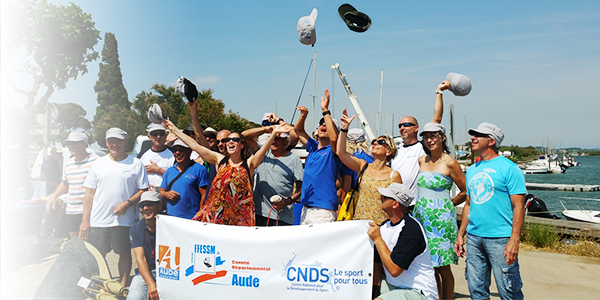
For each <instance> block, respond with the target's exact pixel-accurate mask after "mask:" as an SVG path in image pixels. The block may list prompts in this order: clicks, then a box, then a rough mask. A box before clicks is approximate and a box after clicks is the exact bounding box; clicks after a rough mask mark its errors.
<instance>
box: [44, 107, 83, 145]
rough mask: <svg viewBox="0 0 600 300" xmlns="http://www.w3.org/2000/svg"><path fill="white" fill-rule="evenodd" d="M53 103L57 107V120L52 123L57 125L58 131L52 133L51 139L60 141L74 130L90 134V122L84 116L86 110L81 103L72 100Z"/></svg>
mask: <svg viewBox="0 0 600 300" xmlns="http://www.w3.org/2000/svg"><path fill="white" fill-rule="evenodd" d="M54 105H56V108H58V120H57V121H56V122H55V123H54V124H55V125H56V126H58V129H59V133H58V134H54V135H52V137H51V140H52V141H57V142H62V141H64V140H66V139H67V138H68V136H69V132H71V131H76V130H82V131H83V132H84V133H86V134H87V135H88V136H90V135H91V129H92V124H91V123H90V121H88V119H86V118H85V115H86V114H87V112H86V111H85V109H83V107H81V105H79V104H77V103H72V102H68V103H63V104H60V103H54ZM90 141H91V139H90Z"/></svg>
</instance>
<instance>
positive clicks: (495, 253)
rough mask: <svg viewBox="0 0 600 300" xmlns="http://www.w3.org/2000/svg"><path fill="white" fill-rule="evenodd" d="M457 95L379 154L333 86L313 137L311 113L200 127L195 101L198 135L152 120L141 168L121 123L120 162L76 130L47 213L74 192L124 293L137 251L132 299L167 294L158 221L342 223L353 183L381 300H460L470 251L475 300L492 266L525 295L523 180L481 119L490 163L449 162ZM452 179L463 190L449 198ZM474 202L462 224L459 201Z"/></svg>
mask: <svg viewBox="0 0 600 300" xmlns="http://www.w3.org/2000/svg"><path fill="white" fill-rule="evenodd" d="M449 88H451V86H450V82H448V81H444V82H442V83H441V84H439V85H438V87H437V90H436V94H435V102H434V112H433V118H432V122H429V123H427V124H425V125H424V126H423V128H422V130H421V132H420V134H419V124H418V122H417V120H416V119H415V118H414V117H411V116H405V117H403V118H402V119H401V120H400V123H399V125H398V127H399V131H400V135H401V137H402V139H403V143H404V144H403V146H401V147H396V144H395V143H394V140H393V139H392V138H391V137H389V136H386V135H382V136H379V137H377V138H375V139H374V140H372V141H371V142H370V146H369V144H368V141H366V138H365V134H364V132H363V131H362V130H360V129H356V128H354V129H350V126H351V123H352V121H353V119H354V117H355V116H352V117H350V116H348V114H347V112H346V110H344V112H343V114H342V116H341V119H340V120H339V121H338V120H335V119H334V118H332V116H331V112H330V111H329V101H330V100H329V92H328V91H327V90H325V95H324V97H321V110H322V115H323V118H322V119H321V120H320V122H319V126H318V127H317V128H316V129H315V130H316V131H315V132H314V134H312V135H309V134H308V133H307V132H306V129H305V125H304V124H305V121H306V118H307V115H308V113H309V112H308V109H307V108H306V107H303V106H298V108H297V109H298V111H299V112H300V117H299V119H298V120H297V121H296V123H295V124H294V125H293V126H292V125H290V124H287V123H286V122H285V121H284V120H283V119H281V118H278V117H277V116H276V115H275V114H273V113H265V115H264V116H263V119H262V124H261V127H258V128H253V129H249V130H246V131H244V132H230V131H229V130H221V131H220V132H217V131H216V130H214V129H212V128H210V127H208V128H206V127H204V126H203V125H202V124H200V120H199V119H198V115H197V101H195V99H193V100H194V101H191V103H189V110H190V115H191V123H192V124H191V125H190V127H188V128H187V129H185V130H181V129H179V128H178V127H177V126H176V125H175V124H173V123H172V122H171V121H169V120H164V121H163V122H162V123H161V124H155V123H151V124H150V125H148V127H147V131H148V138H149V139H150V140H151V142H152V146H151V148H150V149H149V150H148V151H146V152H145V153H144V154H143V155H142V156H141V157H140V159H138V158H135V157H132V156H131V155H128V154H127V153H126V152H125V148H124V147H125V144H126V139H127V133H126V132H125V131H123V130H121V129H119V128H111V129H109V130H108V131H107V132H106V144H107V147H108V150H109V154H108V155H107V156H104V157H100V158H99V157H97V156H96V155H94V154H87V152H85V145H87V137H86V136H85V135H84V134H81V133H71V134H70V135H69V139H67V140H66V141H65V143H66V145H67V146H68V147H69V150H70V151H71V155H72V157H71V158H70V160H69V161H68V162H67V167H66V168H65V171H64V176H63V181H62V183H61V184H60V185H59V186H58V188H57V189H56V191H55V193H54V194H53V196H52V197H51V198H50V200H49V203H50V204H49V205H54V203H55V201H56V199H57V196H59V195H61V194H64V193H67V197H66V199H67V201H66V202H67V213H68V214H70V215H72V216H70V217H69V218H68V220H69V223H72V224H71V225H70V226H69V228H70V229H69V231H70V232H71V235H72V236H74V235H79V236H80V237H81V238H83V239H86V240H88V241H89V242H90V243H92V244H93V245H94V246H96V248H98V250H99V251H100V252H101V253H103V254H106V253H108V252H109V251H110V250H111V249H112V250H114V252H115V253H116V254H118V255H119V262H118V266H119V275H120V276H121V282H122V283H123V284H127V283H128V280H129V278H128V277H129V273H130V272H131V265H132V257H131V249H132V248H133V253H134V254H135V258H136V261H137V265H138V268H137V269H136V276H135V277H134V278H133V279H132V281H131V285H130V293H129V296H128V299H144V298H148V299H158V292H157V289H156V282H155V278H156V277H155V272H156V271H155V268H156V265H155V260H156V257H155V256H154V255H155V253H154V249H155V242H154V241H155V235H156V216H157V215H158V214H161V213H162V214H168V215H172V216H176V217H180V218H185V219H191V220H197V221H202V222H209V223H215V224H224V225H236V226H285V225H293V224H301V225H309V224H316V223H324V222H333V221H335V220H336V219H337V213H338V209H339V206H340V204H341V201H343V200H342V199H344V196H345V193H347V192H349V190H350V188H352V189H354V190H356V191H357V192H356V197H357V198H356V199H357V203H356V210H355V214H354V219H358V220H370V221H372V222H371V228H370V229H369V231H368V234H369V237H370V238H371V239H372V240H373V243H374V245H375V247H376V257H375V258H374V259H375V260H374V262H375V263H374V266H375V269H374V273H373V274H374V277H373V279H374V280H373V283H374V287H373V298H377V299H452V297H453V294H454V277H453V275H452V272H451V268H450V265H452V264H457V263H458V258H459V257H463V256H464V255H465V253H466V255H467V272H466V273H467V279H468V282H469V289H470V292H471V296H472V297H473V298H474V299H485V298H489V284H490V270H493V272H494V277H495V278H496V285H497V286H498V289H499V294H500V296H501V298H503V299H515V298H522V297H523V295H522V293H521V291H520V289H521V286H522V283H521V280H520V276H519V270H518V268H519V267H518V259H517V256H518V243H519V236H520V231H521V227H522V224H523V218H524V195H525V183H524V177H523V174H522V173H521V172H520V171H519V169H518V167H516V165H514V163H512V162H510V160H508V159H505V158H504V157H501V156H499V155H498V150H499V147H500V144H501V142H502V140H503V138H504V135H503V133H502V131H501V130H500V129H499V128H498V127H497V126H495V125H493V124H490V123H482V124H480V125H479V126H478V127H477V128H476V129H472V130H470V131H469V134H471V143H472V148H473V152H475V153H477V154H479V156H480V157H481V158H482V159H481V161H479V162H477V163H476V164H475V165H473V166H471V167H470V168H469V170H468V171H467V174H466V177H465V175H464V173H463V172H462V170H461V168H460V165H459V164H458V162H457V161H456V160H454V159H453V158H452V157H451V156H450V155H448V147H447V145H446V140H447V138H446V130H445V128H444V126H443V125H441V121H442V114H443V98H442V94H443V91H444V90H447V89H449ZM311 131H312V130H311ZM419 135H420V136H421V137H422V140H419V139H418V136H419ZM298 142H300V143H302V144H303V145H304V146H305V147H306V151H307V152H308V156H307V157H306V161H305V166H304V169H303V167H302V162H301V160H300V158H299V157H298V156H296V155H294V154H293V153H291V152H290V150H291V149H292V148H293V147H294V146H295V145H296V144H297V143H298ZM453 184H456V186H457V187H458V189H459V191H460V192H459V193H458V194H457V195H456V196H454V197H453V198H452V197H451V196H450V190H451V188H452V185H453ZM463 202H464V203H465V206H464V208H463V214H462V216H463V218H462V222H461V226H460V229H459V228H458V225H457V219H456V210H455V206H457V205H459V204H461V203H463ZM292 204H296V205H292ZM294 207H296V208H297V210H298V211H297V214H296V216H295V215H294ZM137 208H139V212H138V210H137ZM140 214H141V220H139V221H136V219H137V218H138V217H139V216H140ZM76 225H78V226H76ZM465 234H466V238H465ZM465 239H466V241H467V243H466V246H465ZM465 250H466V251H465ZM438 295H439V296H438Z"/></svg>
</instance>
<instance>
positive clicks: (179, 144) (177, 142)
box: [171, 139, 190, 148]
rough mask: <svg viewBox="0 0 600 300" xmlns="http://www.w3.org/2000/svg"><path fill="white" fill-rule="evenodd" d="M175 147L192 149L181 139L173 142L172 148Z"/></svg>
mask: <svg viewBox="0 0 600 300" xmlns="http://www.w3.org/2000/svg"><path fill="white" fill-rule="evenodd" d="M175 146H181V147H185V148H190V146H188V145H186V143H184V142H183V141H182V140H181V139H176V140H175V141H174V142H173V146H171V148H173V147H175Z"/></svg>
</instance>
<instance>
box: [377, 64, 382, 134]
mask: <svg viewBox="0 0 600 300" xmlns="http://www.w3.org/2000/svg"><path fill="white" fill-rule="evenodd" d="M382 97H383V70H381V83H380V84H379V112H378V113H377V135H381V99H382Z"/></svg>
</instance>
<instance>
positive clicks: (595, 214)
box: [559, 197, 600, 224]
mask: <svg viewBox="0 0 600 300" xmlns="http://www.w3.org/2000/svg"><path fill="white" fill-rule="evenodd" d="M560 198H563V199H583V200H596V201H600V199H588V198H577V197H560ZM559 201H560V204H561V205H562V207H563V210H562V214H563V216H565V218H567V219H568V220H575V221H581V222H591V223H596V224H600V210H589V209H584V208H581V207H580V206H579V205H577V204H575V203H573V204H574V205H575V206H577V208H579V209H567V208H566V207H565V204H564V203H563V202H562V200H559Z"/></svg>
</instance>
